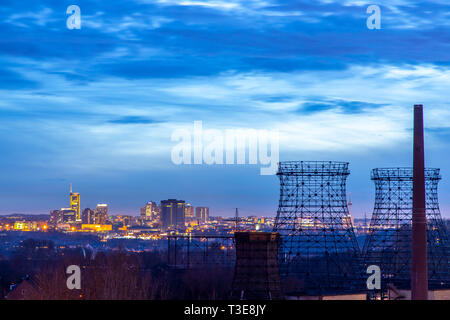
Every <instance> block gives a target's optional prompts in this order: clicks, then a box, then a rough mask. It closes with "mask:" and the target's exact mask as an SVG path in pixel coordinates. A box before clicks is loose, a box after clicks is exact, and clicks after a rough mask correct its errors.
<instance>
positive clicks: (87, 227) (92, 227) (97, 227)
mask: <svg viewBox="0 0 450 320" xmlns="http://www.w3.org/2000/svg"><path fill="white" fill-rule="evenodd" d="M81 230H82V231H93V232H106V231H111V230H112V225H110V224H90V223H87V224H84V223H83V224H82V225H81Z"/></svg>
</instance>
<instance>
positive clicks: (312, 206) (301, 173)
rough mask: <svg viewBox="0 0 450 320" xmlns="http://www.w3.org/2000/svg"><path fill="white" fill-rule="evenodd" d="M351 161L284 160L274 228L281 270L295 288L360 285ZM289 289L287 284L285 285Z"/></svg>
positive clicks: (321, 290)
mask: <svg viewBox="0 0 450 320" xmlns="http://www.w3.org/2000/svg"><path fill="white" fill-rule="evenodd" d="M349 174H350V172H349V170H348V163H347V162H333V161H326V162H325V161H314V162H313V161H288V162H280V163H279V169H278V173H277V175H278V177H279V178H280V200H279V208H278V212H277V217H276V220H275V226H274V231H276V232H279V233H280V234H281V239H282V244H281V250H280V259H279V262H280V270H281V273H282V276H283V277H284V278H285V279H286V278H287V279H290V280H289V281H288V282H289V283H290V284H291V285H292V284H293V283H296V284H297V285H296V286H295V288H291V290H292V291H300V292H304V293H305V294H308V295H309V294H327V293H330V294H331V293H337V292H351V291H357V290H361V288H362V284H363V281H362V280H361V277H360V275H361V269H360V267H361V263H360V255H359V247H358V244H357V242H356V237H355V234H354V230H353V224H352V219H351V217H350V215H349V212H348V207H347V198H346V180H347V177H348V175H349ZM287 290H289V289H287Z"/></svg>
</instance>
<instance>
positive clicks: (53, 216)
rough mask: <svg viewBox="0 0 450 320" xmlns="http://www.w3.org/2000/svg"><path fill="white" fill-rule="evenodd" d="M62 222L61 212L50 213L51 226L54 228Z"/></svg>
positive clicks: (53, 211)
mask: <svg viewBox="0 0 450 320" xmlns="http://www.w3.org/2000/svg"><path fill="white" fill-rule="evenodd" d="M60 222H62V214H61V210H52V211H50V221H49V224H50V225H52V226H56V225H57V224H58V223H60Z"/></svg>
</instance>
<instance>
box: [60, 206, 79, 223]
mask: <svg viewBox="0 0 450 320" xmlns="http://www.w3.org/2000/svg"><path fill="white" fill-rule="evenodd" d="M61 216H62V222H63V223H75V222H77V212H76V211H75V210H72V208H61Z"/></svg>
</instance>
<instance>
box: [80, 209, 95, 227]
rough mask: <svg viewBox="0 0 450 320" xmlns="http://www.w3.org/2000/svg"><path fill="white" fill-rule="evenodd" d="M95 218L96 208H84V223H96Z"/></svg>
mask: <svg viewBox="0 0 450 320" xmlns="http://www.w3.org/2000/svg"><path fill="white" fill-rule="evenodd" d="M94 220H95V212H94V210H91V209H89V208H86V209H84V210H83V213H82V215H81V221H82V222H83V224H91V223H94Z"/></svg>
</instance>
